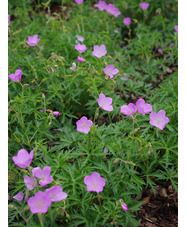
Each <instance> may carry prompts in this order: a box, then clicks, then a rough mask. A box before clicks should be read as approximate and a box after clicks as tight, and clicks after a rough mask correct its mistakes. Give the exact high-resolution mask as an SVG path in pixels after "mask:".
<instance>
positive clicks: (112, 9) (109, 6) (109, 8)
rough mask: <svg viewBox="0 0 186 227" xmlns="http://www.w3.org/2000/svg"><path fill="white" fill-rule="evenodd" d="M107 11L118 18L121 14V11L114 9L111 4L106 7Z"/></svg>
mask: <svg viewBox="0 0 186 227" xmlns="http://www.w3.org/2000/svg"><path fill="white" fill-rule="evenodd" d="M105 10H106V11H107V13H109V14H112V15H114V16H115V17H118V16H119V15H120V14H121V13H120V11H119V9H118V8H116V7H114V5H113V4H111V3H110V4H108V5H107V6H106V7H105Z"/></svg>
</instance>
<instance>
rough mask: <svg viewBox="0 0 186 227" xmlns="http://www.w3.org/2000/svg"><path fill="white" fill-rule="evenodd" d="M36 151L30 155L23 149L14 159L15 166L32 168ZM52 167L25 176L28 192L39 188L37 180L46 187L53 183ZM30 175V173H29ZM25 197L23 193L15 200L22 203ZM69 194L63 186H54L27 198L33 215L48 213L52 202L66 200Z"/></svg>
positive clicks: (35, 170)
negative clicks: (64, 190)
mask: <svg viewBox="0 0 186 227" xmlns="http://www.w3.org/2000/svg"><path fill="white" fill-rule="evenodd" d="M33 155H34V151H33V150H32V151H31V152H30V153H28V151H27V150H25V149H21V150H19V151H18V153H17V156H14V157H13V158H12V160H13V162H14V164H15V165H17V166H18V167H20V168H28V167H29V168H31V167H30V164H31V162H32V159H33ZM50 172H51V167H50V166H44V168H43V170H42V169H41V168H40V167H35V168H33V169H32V175H31V176H24V183H25V186H26V188H27V191H32V190H33V189H34V188H36V187H38V186H37V179H39V185H40V186H41V187H46V186H47V185H48V184H50V183H51V182H52V181H53V177H52V176H51V175H50ZM28 173H29V172H28ZM23 197H24V193H23V192H19V193H18V194H16V195H15V196H14V197H13V198H14V199H16V200H17V201H22V200H23ZM66 197H67V193H65V192H63V190H62V188H61V186H53V187H51V188H48V189H46V190H45V192H43V191H37V192H36V193H35V195H34V196H32V197H30V198H28V197H27V198H25V200H26V201H27V203H28V206H29V207H30V210H31V212H32V213H34V214H35V213H46V212H47V211H48V208H49V207H50V205H51V203H52V202H59V201H61V200H64V199H66Z"/></svg>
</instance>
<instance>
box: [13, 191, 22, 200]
mask: <svg viewBox="0 0 186 227" xmlns="http://www.w3.org/2000/svg"><path fill="white" fill-rule="evenodd" d="M23 197H24V194H23V192H19V193H17V194H16V195H15V196H14V197H13V198H14V199H16V200H18V201H22V200H23Z"/></svg>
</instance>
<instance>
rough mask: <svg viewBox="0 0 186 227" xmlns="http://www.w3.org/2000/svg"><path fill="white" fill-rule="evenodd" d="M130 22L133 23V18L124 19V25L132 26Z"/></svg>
mask: <svg viewBox="0 0 186 227" xmlns="http://www.w3.org/2000/svg"><path fill="white" fill-rule="evenodd" d="M130 22H131V18H130V17H126V18H124V20H123V23H124V24H125V25H127V26H128V25H129V24H130Z"/></svg>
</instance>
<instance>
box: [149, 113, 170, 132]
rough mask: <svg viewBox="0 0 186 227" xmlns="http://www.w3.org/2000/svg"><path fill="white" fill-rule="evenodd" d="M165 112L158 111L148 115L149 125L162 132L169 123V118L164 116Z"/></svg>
mask: <svg viewBox="0 0 186 227" xmlns="http://www.w3.org/2000/svg"><path fill="white" fill-rule="evenodd" d="M165 114H166V112H165V110H160V111H159V112H158V113H155V112H152V113H151V114H150V121H149V123H150V124H151V125H153V126H156V127H157V128H159V129H160V130H163V129H164V127H165V125H166V124H167V123H168V122H169V118H168V117H166V116H165Z"/></svg>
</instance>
